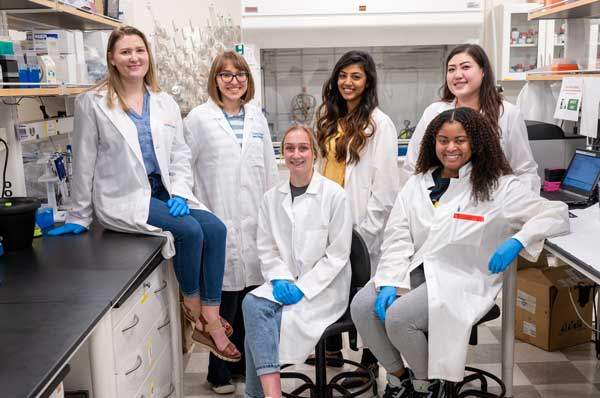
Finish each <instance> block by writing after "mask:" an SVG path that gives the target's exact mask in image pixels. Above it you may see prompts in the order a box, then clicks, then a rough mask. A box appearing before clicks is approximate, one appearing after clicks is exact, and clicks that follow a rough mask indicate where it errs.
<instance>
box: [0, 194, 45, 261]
mask: <svg viewBox="0 0 600 398" xmlns="http://www.w3.org/2000/svg"><path fill="white" fill-rule="evenodd" d="M39 207H40V201H39V200H38V199H37V198H26V197H15V198H4V199H0V236H2V246H4V250H6V251H9V250H20V249H26V248H28V247H30V246H31V242H32V241H33V232H34V230H35V214H36V212H37V209H38V208H39Z"/></svg>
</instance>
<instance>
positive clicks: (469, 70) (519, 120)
mask: <svg viewBox="0 0 600 398" xmlns="http://www.w3.org/2000/svg"><path fill="white" fill-rule="evenodd" d="M445 71H446V72H445V73H446V78H445V81H444V84H443V86H442V87H441V88H440V94H441V99H440V101H438V102H434V103H433V104H431V105H429V106H428V107H427V109H425V111H424V112H423V116H422V117H421V120H420V121H419V123H418V124H417V127H416V128H415V132H414V133H413V136H412V138H411V140H410V143H409V145H408V152H407V154H406V159H405V160H404V164H403V166H402V168H401V179H402V183H404V182H406V181H407V180H408V179H409V178H410V176H411V175H412V174H414V172H415V164H416V162H417V157H418V155H419V147H420V144H421V140H422V138H423V134H424V133H425V129H426V128H427V125H429V122H431V120H432V119H433V118H434V117H436V116H437V115H438V114H440V113H441V112H444V111H446V110H448V109H454V108H458V107H461V106H464V107H468V108H471V109H473V110H475V111H478V112H481V114H482V116H483V117H484V118H485V119H486V120H487V121H488V123H490V125H491V126H492V128H493V129H494V131H496V134H498V136H499V137H500V146H501V147H502V150H503V151H504V155H505V156H506V159H507V160H508V163H509V165H510V167H511V168H512V170H513V173H514V174H515V175H516V176H517V177H518V178H519V179H520V180H521V181H523V182H524V184H525V186H526V187H529V188H531V190H532V191H534V192H538V193H539V191H540V179H539V176H538V174H537V164H536V162H535V160H534V159H533V155H532V154H531V147H530V146H529V140H528V137H527V127H526V126H525V121H524V120H523V116H522V115H521V112H520V111H519V109H518V108H517V107H516V106H514V105H513V104H511V103H510V102H507V101H504V100H503V98H502V95H501V94H500V93H499V92H498V90H497V88H496V79H495V77H494V72H493V71H492V66H491V64H490V60H489V59H488V57H487V55H486V53H485V51H484V50H483V48H481V46H479V45H477V44H462V45H460V46H458V47H456V48H454V49H453V50H452V51H450V53H449V54H448V57H447V58H446V64H445Z"/></svg>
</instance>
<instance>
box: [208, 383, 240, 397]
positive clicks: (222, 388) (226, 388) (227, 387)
mask: <svg viewBox="0 0 600 398" xmlns="http://www.w3.org/2000/svg"><path fill="white" fill-rule="evenodd" d="M210 388H211V389H212V390H213V391H214V392H215V393H217V394H219V395H223V394H233V393H234V392H235V386H234V385H233V384H232V383H231V382H230V381H229V382H227V383H226V384H222V385H216V384H211V385H210Z"/></svg>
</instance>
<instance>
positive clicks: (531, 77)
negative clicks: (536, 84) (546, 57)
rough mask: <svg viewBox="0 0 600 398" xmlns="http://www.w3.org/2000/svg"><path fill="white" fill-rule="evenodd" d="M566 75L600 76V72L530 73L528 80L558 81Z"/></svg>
mask: <svg viewBox="0 0 600 398" xmlns="http://www.w3.org/2000/svg"><path fill="white" fill-rule="evenodd" d="M565 77H600V72H599V73H554V74H550V73H548V74H533V75H531V74H528V75H527V80H530V81H532V80H540V81H557V80H562V79H563V78H565Z"/></svg>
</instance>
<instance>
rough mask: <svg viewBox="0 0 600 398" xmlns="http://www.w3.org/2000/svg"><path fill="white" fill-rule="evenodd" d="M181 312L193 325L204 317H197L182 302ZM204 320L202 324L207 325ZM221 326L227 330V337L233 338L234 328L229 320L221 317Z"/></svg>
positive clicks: (199, 315)
mask: <svg viewBox="0 0 600 398" xmlns="http://www.w3.org/2000/svg"><path fill="white" fill-rule="evenodd" d="M181 311H182V312H183V316H184V317H185V319H187V320H188V321H190V322H192V323H196V319H198V318H199V317H201V316H202V314H198V315H195V314H194V313H193V312H192V310H190V309H189V308H188V307H186V306H185V304H183V302H181ZM202 320H204V322H202ZM202 320H200V322H202V324H203V325H204V324H205V323H206V320H205V319H204V317H203V316H202ZM221 325H223V328H225V336H227V337H231V335H232V334H233V326H231V324H230V323H229V322H227V319H225V318H223V317H221Z"/></svg>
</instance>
